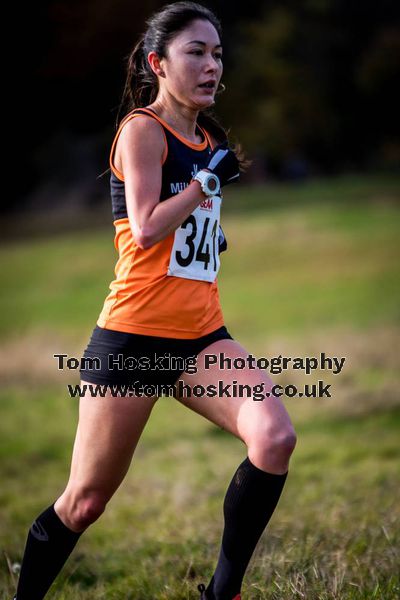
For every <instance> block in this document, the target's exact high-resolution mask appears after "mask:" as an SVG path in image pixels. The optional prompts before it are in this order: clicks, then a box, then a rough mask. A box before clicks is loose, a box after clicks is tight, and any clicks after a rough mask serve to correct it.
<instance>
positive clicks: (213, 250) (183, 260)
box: [167, 196, 221, 283]
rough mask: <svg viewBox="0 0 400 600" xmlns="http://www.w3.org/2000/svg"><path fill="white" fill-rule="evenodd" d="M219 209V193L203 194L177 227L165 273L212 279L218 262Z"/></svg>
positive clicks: (175, 275) (185, 277)
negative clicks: (214, 194) (205, 196)
mask: <svg viewBox="0 0 400 600" xmlns="http://www.w3.org/2000/svg"><path fill="white" fill-rule="evenodd" d="M220 211H221V197H220V196H211V197H210V198H205V199H204V200H203V201H202V202H201V204H199V206H198V207H197V208H196V209H195V210H194V211H193V212H192V214H191V215H189V216H188V218H187V219H186V220H185V221H184V222H183V223H182V225H181V226H180V227H178V229H176V231H175V238H174V244H173V246H172V250H171V256H170V262H169V265H168V271H167V275H171V276H172V277H183V278H184V279H197V280H199V281H209V282H211V283H212V282H213V281H215V278H216V276H217V273H218V270H219V266H220V261H219V252H218V237H219V220H220Z"/></svg>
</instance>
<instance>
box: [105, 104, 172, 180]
mask: <svg viewBox="0 0 400 600" xmlns="http://www.w3.org/2000/svg"><path fill="white" fill-rule="evenodd" d="M114 145H115V155H114V156H115V166H116V167H117V169H119V171H120V172H122V160H121V152H124V151H128V150H129V149H133V148H137V147H139V146H140V147H141V149H142V151H145V149H146V148H148V149H149V152H151V153H152V154H155V155H156V156H158V155H160V156H161V162H162V163H163V162H164V161H165V157H166V140H165V133H164V130H163V127H162V126H160V123H158V121H157V120H156V119H153V118H152V117H151V116H150V115H147V114H146V113H137V112H134V111H133V112H132V113H130V114H129V115H127V116H126V117H124V119H123V120H122V121H121V124H120V126H119V128H118V134H117V136H116V138H115V140H114Z"/></svg>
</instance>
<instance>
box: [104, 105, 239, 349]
mask: <svg viewBox="0 0 400 600" xmlns="http://www.w3.org/2000/svg"><path fill="white" fill-rule="evenodd" d="M141 115H144V116H146V117H147V118H148V117H151V118H154V119H156V120H157V121H158V122H159V123H160V125H161V126H162V129H163V133H164V137H165V142H166V144H165V151H164V154H163V157H162V187H161V193H160V202H162V201H163V200H165V199H167V198H170V197H171V196H174V195H175V194H178V193H180V192H182V191H183V189H184V188H185V187H186V186H187V185H189V183H190V181H191V180H192V177H193V176H194V175H195V172H197V171H199V170H200V169H202V168H204V167H205V166H206V165H207V164H208V160H209V155H210V153H211V151H212V149H213V145H212V143H211V140H210V137H209V135H208V133H207V131H206V130H205V129H203V128H202V127H200V126H199V125H198V124H197V126H196V130H197V131H196V132H197V133H198V134H200V135H201V136H202V138H203V141H202V142H201V143H193V142H190V141H189V140H187V139H185V138H184V137H182V136H181V135H180V134H179V133H178V132H177V131H175V130H174V129H173V128H172V127H171V126H170V125H168V123H166V122H165V121H164V120H163V119H161V118H160V117H159V116H158V115H156V113H155V112H154V111H152V110H151V109H146V108H140V109H134V110H133V111H131V112H130V113H129V114H128V115H126V116H125V118H124V119H123V120H122V121H121V124H120V126H119V128H118V131H117V133H116V135H115V138H114V141H113V144H112V147H111V152H110V167H111V177H110V185H111V201H112V210H113V217H114V226H115V238H114V246H115V248H116V250H117V251H118V253H119V258H118V261H117V263H116V266H115V279H114V280H113V281H112V282H111V283H110V286H109V287H110V290H111V291H110V293H109V294H108V296H107V298H106V299H105V301H104V306H103V309H102V311H101V313H100V316H99V318H98V320H97V325H98V326H99V327H103V328H105V329H113V330H116V331H123V332H126V333H138V334H142V335H152V336H161V337H167V338H186V339H193V338H197V337H200V336H203V335H206V334H207V333H210V332H211V331H213V330H214V329H217V328H219V327H221V326H222V325H223V324H224V319H223V314H222V309H221V306H220V300H219V294H218V278H216V279H215V281H214V282H213V283H210V282H208V281H198V280H194V279H184V278H182V277H172V276H169V275H167V269H168V264H169V259H170V254H171V249H172V246H173V242H174V235H175V232H172V233H171V234H169V235H168V236H166V237H165V238H164V239H163V240H161V241H159V242H157V243H156V244H154V245H153V246H152V247H151V248H147V249H145V250H143V249H142V248H140V247H139V246H138V245H137V244H136V242H135V240H134V237H133V234H132V230H131V227H130V223H129V219H128V213H127V207H126V198H125V183H124V177H123V174H122V173H121V172H120V171H118V169H117V168H116V167H115V165H114V163H113V158H114V152H115V148H116V143H117V140H118V137H119V134H120V133H121V130H122V128H123V126H124V125H125V124H126V123H127V122H128V121H129V120H130V119H133V118H137V117H139V116H141ZM219 242H220V246H219V249H220V252H221V251H223V250H225V249H226V247H227V244H226V240H225V237H224V235H223V232H222V229H220V232H219Z"/></svg>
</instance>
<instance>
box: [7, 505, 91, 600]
mask: <svg viewBox="0 0 400 600" xmlns="http://www.w3.org/2000/svg"><path fill="white" fill-rule="evenodd" d="M82 533H83V531H82V532H80V533H76V532H75V531H72V530H71V529H69V528H68V527H66V525H64V523H63V522H62V521H61V519H60V518H59V516H58V515H57V513H56V511H55V510H54V503H53V504H52V505H51V506H49V507H48V508H46V510H44V511H43V512H42V513H41V514H40V515H39V516H38V517H37V519H36V520H35V521H34V523H33V524H32V526H31V528H30V530H29V532H28V537H27V540H26V546H25V552H24V556H23V559H22V564H21V571H20V575H19V579H18V587H17V595H16V600H42V598H44V596H45V594H46V592H47V591H48V589H49V588H50V586H51V584H52V583H53V581H54V579H55V578H56V576H57V575H58V573H59V572H60V571H61V569H62V567H63V565H64V563H65V561H66V560H67V558H68V556H69V555H70V554H71V552H72V550H73V549H74V547H75V544H76V543H77V541H78V539H79V537H80V536H81V535H82Z"/></svg>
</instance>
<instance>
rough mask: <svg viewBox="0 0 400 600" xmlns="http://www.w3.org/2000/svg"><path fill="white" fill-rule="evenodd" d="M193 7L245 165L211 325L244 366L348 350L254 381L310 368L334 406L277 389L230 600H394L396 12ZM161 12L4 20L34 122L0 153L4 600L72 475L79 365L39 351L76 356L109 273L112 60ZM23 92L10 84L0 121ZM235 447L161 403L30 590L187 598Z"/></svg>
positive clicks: (399, 301) (312, 5)
mask: <svg viewBox="0 0 400 600" xmlns="http://www.w3.org/2000/svg"><path fill="white" fill-rule="evenodd" d="M206 4H207V5H208V6H210V7H211V8H213V9H215V10H216V12H217V14H218V15H219V16H220V17H221V19H222V23H223V26H224V33H225V38H224V46H225V48H224V51H225V50H226V52H225V55H226V57H225V65H226V66H225V76H224V82H225V84H226V86H227V91H226V92H225V94H224V95H223V96H221V98H220V100H219V101H218V103H217V107H216V111H217V114H218V116H219V117H220V119H221V121H222V122H223V124H224V125H225V126H228V127H231V137H232V139H233V140H235V139H238V140H240V141H241V142H242V143H243V145H244V146H245V150H246V152H247V154H248V157H249V158H251V159H253V165H252V168H251V169H250V171H249V172H248V174H247V175H246V176H245V177H244V178H243V182H242V183H241V185H239V186H232V189H227V190H226V192H225V193H224V203H223V209H222V225H223V228H224V232H225V234H226V236H227V239H228V251H227V252H226V253H223V254H222V255H221V263H222V267H221V271H220V274H219V289H220V297H221V302H222V307H223V311H224V315H225V322H226V325H227V327H228V330H229V331H230V332H231V334H232V335H233V337H234V338H236V339H238V340H239V341H240V342H241V343H242V344H243V345H244V346H245V348H246V349H247V350H248V351H249V352H251V353H253V354H255V355H258V356H265V357H271V356H277V355H279V354H282V355H284V356H319V354H320V353H321V352H325V353H326V354H328V355H331V356H337V357H345V358H346V362H345V365H344V368H343V371H342V372H341V373H340V374H339V375H332V374H331V373H328V372H315V373H313V374H312V375H310V376H304V375H302V374H301V372H298V371H294V370H291V369H289V370H288V371H286V372H284V373H282V374H281V375H274V376H272V378H273V380H274V381H276V382H277V383H282V384H285V383H294V384H298V385H302V384H303V383H312V382H315V381H317V380H318V379H323V380H324V382H325V383H330V384H331V386H332V388H331V391H332V398H330V399H326V398H325V399H318V398H314V399H313V398H308V399H306V398H302V399H299V398H292V399H289V398H288V399H285V405H286V406H287V409H288V411H289V413H290V415H291V418H292V420H293V422H294V425H295V428H296V430H297V433H298V444H297V447H296V450H295V452H294V455H293V457H292V460H291V467H290V475H289V478H288V481H287V484H286V486H285V490H284V493H283V496H282V498H281V501H280V504H279V507H278V509H277V511H276V512H275V514H274V516H273V518H272V520H271V523H270V524H269V525H268V528H267V531H266V533H265V534H264V535H263V536H262V538H261V540H260V542H259V544H258V546H257V548H256V552H255V554H254V556H253V559H252V561H251V563H250V566H249V569H248V571H247V573H246V577H245V580H244V585H243V598H244V600H247V599H249V600H261V599H268V600H270V599H273V600H278V599H279V600H286V599H287V600H288V599H289V598H290V599H293V598H299V599H300V598H306V599H307V600H308V599H310V600H314V599H317V600H328V599H329V600H331V599H332V600H333V599H335V600H336V599H365V600H367V599H370V598H378V599H381V600H391V599H394V598H396V597H398V596H399V594H400V583H399V578H398V575H397V573H398V563H399V551H398V548H399V546H400V543H399V542H400V540H399V537H400V535H399V508H398V507H399V506H400V502H399V501H400V498H399V489H400V486H399V484H400V477H399V472H398V464H399V454H400V453H399V433H400V402H399V391H398V390H399V387H398V386H399V384H400V381H399V366H400V365H399V362H400V360H399V356H400V352H399V350H400V323H399V316H400V311H399V307H400V290H399V280H400V278H399V275H400V274H399V233H400V231H399V230H400V222H399V221H400V220H399V212H400V194H399V189H400V178H399V176H398V173H397V172H396V168H397V166H398V162H399V156H400V144H399V141H398V130H397V128H398V123H397V122H396V112H397V111H396V110H395V108H396V106H397V105H398V102H397V100H396V88H397V86H396V85H395V73H396V69H397V64H398V48H399V36H398V27H397V25H396V18H395V17H396V10H395V3H393V2H387V1H386V0H384V1H383V2H382V3H380V4H379V5H377V4H376V3H372V2H369V1H367V2H364V3H362V5H361V4H360V3H357V2H354V1H350V2H341V1H339V2H333V1H328V0H321V1H318V0H309V1H302V2H289V1H283V2H280V3H279V5H278V3H274V2H252V1H251V0H250V1H248V2H246V3H245V5H243V6H236V5H235V6H234V7H232V6H231V5H230V4H227V3H223V2H209V3H206ZM161 5H162V3H160V2H155V1H154V2H147V3H144V4H143V5H140V6H139V5H138V4H137V5H135V6H131V4H130V3H127V2H125V1H122V0H121V1H119V2H114V3H113V4H112V5H111V3H110V2H107V1H101V2H96V3H94V2H88V3H85V4H84V5H83V4H82V3H74V2H72V3H67V2H54V1H53V2H45V3H41V6H40V7H29V8H27V13H26V14H25V16H24V19H22V21H21V32H25V30H26V36H24V35H21V38H23V40H24V41H23V42H22V43H21V48H20V50H19V51H21V49H22V52H21V56H22V53H24V52H25V51H26V48H27V47H28V46H29V48H30V57H31V60H30V61H28V63H27V64H26V67H25V69H26V71H25V74H24V75H25V77H24V79H23V80H21V81H20V84H21V90H22V89H30V90H31V98H30V102H31V104H30V106H31V109H32V114H34V115H35V118H31V119H27V120H26V122H25V123H24V127H26V129H22V126H20V127H21V129H20V132H21V133H22V132H23V133H24V135H25V138H24V139H25V140H26V148H25V152H23V153H21V151H20V149H19V148H17V146H16V147H15V148H14V151H15V152H16V153H17V154H14V156H18V158H19V160H18V161H13V165H12V166H11V171H10V172H9V173H8V175H9V176H10V177H12V176H13V169H16V170H18V172H17V171H16V173H14V180H13V181H15V182H16V183H17V184H18V185H16V186H15V189H14V191H13V193H12V195H11V196H10V197H11V199H12V201H9V202H7V203H6V204H5V205H4V207H3V211H2V214H1V218H2V233H3V235H2V238H1V240H0V242H1V243H0V256H1V265H2V266H1V277H2V293H1V295H0V306H1V310H0V339H1V350H0V352H1V361H0V377H1V388H0V394H1V418H0V455H1V462H0V465H1V466H0V469H1V471H0V475H1V486H0V548H1V559H0V599H1V600H3V599H4V600H9V599H10V598H11V596H12V592H13V591H14V589H15V583H16V580H17V577H18V568H19V567H18V565H19V563H20V561H21V559H22V552H23V548H24V544H25V539H26V535H27V531H28V527H29V526H30V524H31V522H32V521H33V519H34V518H35V517H36V516H37V515H38V514H39V512H40V511H42V510H43V509H44V508H45V507H46V506H48V505H49V504H50V503H51V502H52V501H54V500H55V499H56V498H57V497H58V496H59V495H60V494H61V493H62V491H63V490H64V487H65V484H66V482H67V479H68V475H69V466H70V459H71V453H72V444H73V440H74V436H75V430H76V425H77V419H78V412H77V409H78V406H77V401H76V400H73V399H71V398H70V397H69V395H68V391H67V384H68V383H78V382H79V373H78V372H71V371H70V372H65V371H58V370H57V364H56V361H55V359H54V358H53V354H55V353H66V354H70V355H72V356H81V355H82V352H83V350H84V348H85V347H86V344H87V342H88V339H89V336H90V334H91V332H92V329H93V327H94V325H95V323H96V320H97V317H98V314H99V312H100V310H101V308H102V304H103V301H104V298H105V296H106V295H107V293H108V286H109V283H110V282H111V280H112V279H113V277H114V266H115V262H116V259H117V254H116V251H115V248H114V245H113V237H114V230H113V227H112V217H111V206H110V198H109V195H108V188H107V186H108V181H107V178H106V177H102V178H98V175H99V174H100V173H101V172H102V171H104V169H106V168H107V159H108V151H109V147H110V144H111V141H112V136H113V121H114V119H115V114H114V113H115V112H116V107H117V104H118V100H119V92H120V90H121V87H122V84H123V79H124V74H123V69H122V65H123V57H124V55H125V54H126V53H127V52H128V51H129V49H130V48H131V46H132V45H133V42H134V41H135V37H136V36H137V34H138V33H139V32H140V31H141V30H142V28H143V27H144V19H145V18H147V17H148V16H149V15H150V13H151V12H152V11H153V10H155V9H156V8H159V7H160V6H161ZM127 16H129V19H128V18H127ZM38 32H40V33H41V35H38ZM14 60H15V61H16V64H17V63H18V52H17V53H16V55H15V56H14ZM18 64H19V63H18ZM238 74H240V76H238ZM105 82H106V83H105ZM23 86H28V87H23ZM19 102H20V103H21V105H20V106H19ZM24 102H25V96H24V94H23V93H21V94H20V95H19V96H18V97H17V99H16V102H15V105H14V106H13V109H16V110H22V107H23V103H24ZM19 140H20V136H19V135H15V136H14V137H13V140H12V141H11V144H16V145H17V144H18V143H19ZM11 152H13V146H11ZM21 172H23V173H24V175H25V176H24V177H21V176H20V173H21ZM244 457H245V448H244V446H243V444H241V443H240V442H238V440H236V439H233V438H232V437H231V436H229V435H228V434H227V433H226V432H225V431H223V430H221V429H219V428H218V427H216V426H214V425H213V424H211V423H209V422H207V421H205V420H204V419H201V418H200V417H199V416H198V415H196V414H194V413H191V412H190V411H189V410H188V409H186V408H185V407H184V406H182V405H181V404H179V403H178V402H175V401H174V400H172V399H168V398H161V399H160V400H159V402H158V403H157V404H156V407H155V408H154V410H153V413H152V415H151V418H150V420H149V422H148V424H147V426H146V429H145V431H144V433H143V435H142V438H141V440H140V442H139V445H138V447H137V449H136V452H135V455H134V459H133V462H132V465H131V469H130V471H129V473H128V474H127V476H126V478H125V480H124V482H123V484H122V485H121V487H120V488H119V489H118V491H117V493H116V495H115V496H114V497H113V499H112V500H111V501H110V503H109V505H108V508H107V510H106V512H105V513H104V515H103V516H102V517H101V519H100V520H99V521H98V522H97V523H96V524H94V525H93V526H92V527H91V528H89V530H88V531H87V532H86V533H85V535H84V536H83V537H82V539H81V540H80V541H79V545H78V547H77V548H76V550H75V552H74V553H73V554H72V556H71V557H70V559H69V561H68V562H67V564H66V566H65V568H64V570H63V571H62V573H61V574H60V576H59V577H58V578H57V580H56V582H55V583H54V586H53V587H52V590H51V592H50V593H49V598H54V599H58V600H83V599H85V600H97V599H100V598H106V599H107V600H108V599H115V600H119V599H124V600H127V599H129V600H150V599H160V600H161V599H163V600H183V599H187V600H191V599H193V600H194V599H196V600H197V598H198V593H197V591H196V584H197V583H199V582H200V581H208V578H209V577H210V576H211V574H212V572H213V568H214V566H215V561H216V559H217V551H218V549H219V543H220V536H221V533H222V525H223V517H222V501H223V497H224V494H225V491H226V488H227V486H228V484H229V482H230V479H231V477H232V474H233V472H234V470H235V469H236V467H237V465H238V464H239V462H241V461H242V460H243V458H244Z"/></svg>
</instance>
